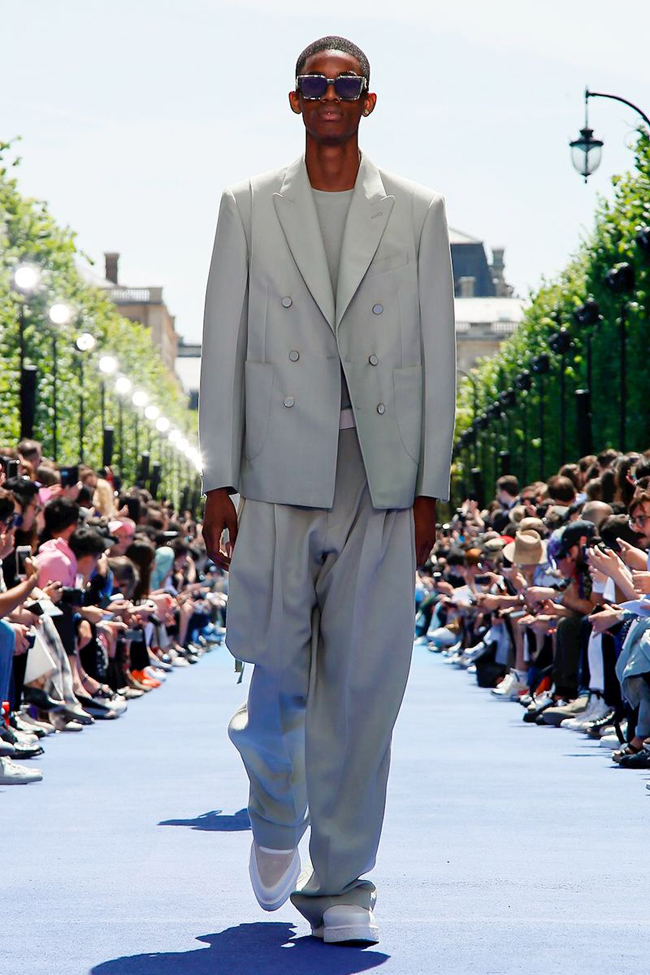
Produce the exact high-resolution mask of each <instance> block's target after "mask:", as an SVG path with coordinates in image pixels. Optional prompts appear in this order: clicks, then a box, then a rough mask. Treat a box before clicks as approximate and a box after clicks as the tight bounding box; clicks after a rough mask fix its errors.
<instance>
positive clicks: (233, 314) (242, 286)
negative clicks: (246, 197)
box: [199, 190, 248, 494]
mask: <svg viewBox="0 0 650 975" xmlns="http://www.w3.org/2000/svg"><path fill="white" fill-rule="evenodd" d="M247 319H248V247H247V243H246V234H245V231H244V226H243V223H242V219H241V215H240V212H239V209H238V207H237V202H236V200H235V197H234V195H233V193H232V192H231V190H225V191H224V193H223V196H222V197H221V206H220V208H219V218H218V220H217V230H216V234H215V239H214V248H213V251H212V260H211V262H210V272H209V275H208V284H207V290H206V296H205V311H204V318H203V342H202V347H201V379H200V385H199V448H200V452H201V463H202V468H203V475H202V490H203V493H204V494H205V493H206V492H207V491H211V490H213V488H227V489H228V490H229V491H230V492H231V493H233V492H235V491H237V490H238V483H239V470H240V464H241V452H242V441H243V434H244V359H245V357H246V338H247Z"/></svg>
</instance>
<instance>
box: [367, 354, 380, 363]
mask: <svg viewBox="0 0 650 975" xmlns="http://www.w3.org/2000/svg"><path fill="white" fill-rule="evenodd" d="M368 362H369V363H370V365H371V366H376V365H377V363H378V362H379V359H378V358H377V356H376V355H375V354H374V352H373V354H372V355H369V356H368Z"/></svg>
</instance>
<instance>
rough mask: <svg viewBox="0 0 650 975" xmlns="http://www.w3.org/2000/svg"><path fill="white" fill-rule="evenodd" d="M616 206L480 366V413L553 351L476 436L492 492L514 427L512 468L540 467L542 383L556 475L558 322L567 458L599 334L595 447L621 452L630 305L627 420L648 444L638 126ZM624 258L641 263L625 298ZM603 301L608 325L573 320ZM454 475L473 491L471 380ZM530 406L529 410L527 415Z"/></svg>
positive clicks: (647, 282)
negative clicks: (563, 344) (621, 285)
mask: <svg viewBox="0 0 650 975" xmlns="http://www.w3.org/2000/svg"><path fill="white" fill-rule="evenodd" d="M612 182H613V185H614V195H613V198H612V200H611V202H608V201H607V200H605V199H602V198H601V199H600V200H599V202H598V207H597V211H596V215H595V225H594V229H593V231H592V232H591V233H590V234H588V235H587V236H585V237H584V238H583V239H582V240H581V241H580V244H579V247H578V249H577V252H576V253H575V254H574V255H573V257H572V258H571V259H570V260H569V262H568V264H567V266H566V267H565V268H564V270H563V271H562V272H561V273H560V274H559V275H558V276H557V278H556V279H554V280H544V281H543V283H542V286H541V287H540V288H539V289H538V290H537V291H536V292H531V294H530V296H529V297H530V304H529V306H528V307H527V309H526V312H525V314H524V319H523V321H522V323H521V325H520V326H519V328H518V329H517V331H516V332H515V333H514V334H513V335H512V336H511V337H510V338H509V339H508V340H506V341H505V342H504V343H503V344H502V345H501V347H500V349H499V352H498V353H497V354H496V355H495V356H493V357H492V358H490V359H484V360H481V361H479V363H478V364H477V365H476V367H475V368H474V370H473V379H474V382H475V384H476V387H477V393H478V397H477V399H478V413H479V414H481V413H483V412H485V411H486V410H488V409H489V408H490V407H492V406H493V405H494V403H495V401H496V399H497V397H498V396H499V394H501V393H503V392H504V391H505V390H507V389H510V388H513V387H514V383H515V378H516V377H517V375H519V374H520V373H521V372H522V370H524V369H529V368H530V361H531V359H532V358H533V357H534V356H535V355H536V354H538V353H541V352H546V353H548V355H549V358H550V362H551V366H550V370H549V372H548V373H547V374H546V375H545V376H544V379H543V381H542V382H540V379H539V378H538V377H535V376H533V382H532V386H531V389H530V391H528V392H527V393H521V392H519V391H517V400H516V405H515V406H514V407H511V408H510V409H508V410H507V411H506V415H507V416H508V417H509V420H503V419H499V418H495V419H492V420H491V421H490V422H489V424H488V427H487V429H485V430H482V431H480V432H479V434H478V442H477V445H476V450H477V453H478V461H479V464H480V466H482V467H483V475H484V481H485V485H486V488H487V490H488V491H489V490H490V489H491V485H492V482H493V479H494V478H495V476H497V475H498V473H499V461H498V453H499V450H501V449H505V447H506V445H507V443H508V438H507V436H506V432H507V425H508V423H509V426H510V438H509V445H510V448H511V463H510V467H511V472H512V473H515V474H517V475H518V476H519V477H520V478H525V479H526V480H528V481H531V480H534V479H536V478H537V477H538V474H539V473H540V448H541V443H540V437H539V425H538V421H539V401H540V387H541V386H543V388H544V466H543V475H544V477H548V476H550V474H552V473H554V472H555V471H556V470H557V469H558V467H559V466H560V463H561V458H560V369H561V365H562V361H563V360H562V358H561V357H560V356H558V355H555V354H553V353H552V352H551V351H550V349H549V339H550V338H551V337H552V336H553V334H554V333H556V332H558V330H559V328H561V327H564V328H566V329H567V331H568V333H569V334H570V337H571V340H572V348H571V350H570V351H569V352H568V353H567V354H566V356H565V357H564V366H565V368H564V376H565V384H566V450H565V456H566V460H567V461H568V460H576V459H577V457H578V454H579V446H578V433H577V424H576V409H575V391H576V389H579V388H581V387H582V388H584V387H586V385H587V362H586V360H587V339H588V335H589V334H591V337H592V363H593V372H592V387H591V404H592V413H593V422H592V430H593V446H594V449H595V450H596V451H599V450H603V449H604V448H606V447H610V446H611V447H616V448H619V447H620V446H621V445H620V443H619V439H620V438H619V378H620V369H619V362H620V359H619V344H620V343H619V334H620V330H619V322H620V315H621V311H622V306H623V303H625V314H626V318H627V379H628V382H627V387H628V391H627V423H626V448H627V449H628V450H631V449H633V450H640V451H641V450H646V449H648V447H650V410H648V403H649V402H650V371H649V370H648V365H647V354H648V324H649V316H650V297H649V288H650V262H649V261H648V255H647V254H646V253H644V252H643V251H642V250H641V248H640V247H639V246H638V244H637V243H636V240H635V238H636V234H637V231H638V230H639V229H641V228H643V227H648V226H650V139H649V138H648V135H647V133H646V132H645V131H644V130H639V137H638V141H637V144H636V147H635V167H634V169H633V170H632V171H631V172H629V173H626V174H625V175H623V176H616V177H614V178H613V180H612ZM622 262H627V263H629V264H631V265H632V266H633V268H634V274H635V285H634V288H633V290H632V291H631V292H629V293H628V294H625V295H615V294H613V293H612V291H611V289H610V288H609V287H608V285H607V283H606V281H605V275H606V274H607V272H608V271H609V270H610V269H611V268H612V267H614V266H616V265H617V264H620V263H622ZM588 297H591V298H594V299H595V301H596V302H597V303H598V306H599V309H600V313H601V315H602V322H601V323H600V324H599V325H598V326H596V327H592V328H590V329H589V328H587V327H583V328H581V327H580V326H578V325H576V323H575V321H574V317H573V313H574V312H575V310H576V309H577V308H578V307H579V306H581V305H582V304H583V303H584V301H585V300H586V299H587V298H588ZM457 408H458V413H457V425H456V460H455V464H454V476H455V481H456V485H457V488H458V487H463V488H465V489H466V488H467V487H468V485H469V483H470V481H469V468H470V466H471V463H472V460H473V453H472V451H473V447H472V446H470V445H467V444H466V445H465V446H462V447H461V445H460V444H459V440H460V438H461V437H462V435H463V434H464V433H465V431H467V430H469V428H470V426H471V424H472V420H473V389H472V384H471V382H470V381H468V380H467V379H463V380H462V381H461V383H460V384H459V393H458V404H457ZM524 411H526V413H525V416H524Z"/></svg>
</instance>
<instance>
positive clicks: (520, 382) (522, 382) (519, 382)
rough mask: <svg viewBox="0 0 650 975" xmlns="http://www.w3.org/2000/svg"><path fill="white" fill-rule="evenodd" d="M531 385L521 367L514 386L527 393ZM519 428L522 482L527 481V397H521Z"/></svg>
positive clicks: (526, 373)
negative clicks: (522, 447)
mask: <svg viewBox="0 0 650 975" xmlns="http://www.w3.org/2000/svg"><path fill="white" fill-rule="evenodd" d="M532 385H533V380H532V377H531V375H530V372H529V370H528V369H522V371H521V372H520V373H519V375H518V376H517V377H516V379H515V387H516V389H518V390H520V392H522V393H527V392H528V390H529V389H530V387H531V386H532ZM521 403H522V411H521V428H522V434H523V437H524V453H523V464H522V479H523V482H524V484H525V483H526V482H527V481H528V397H527V396H522V397H521Z"/></svg>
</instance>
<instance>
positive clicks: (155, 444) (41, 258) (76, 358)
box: [0, 143, 198, 502]
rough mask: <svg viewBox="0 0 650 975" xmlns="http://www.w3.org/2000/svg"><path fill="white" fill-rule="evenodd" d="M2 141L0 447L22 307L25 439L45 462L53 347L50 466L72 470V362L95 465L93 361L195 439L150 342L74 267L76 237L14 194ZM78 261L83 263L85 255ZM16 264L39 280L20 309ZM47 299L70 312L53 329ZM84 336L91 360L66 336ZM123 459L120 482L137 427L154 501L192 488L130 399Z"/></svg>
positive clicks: (16, 375) (9, 422) (13, 402)
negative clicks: (28, 372)
mask: <svg viewBox="0 0 650 975" xmlns="http://www.w3.org/2000/svg"><path fill="white" fill-rule="evenodd" d="M11 155H12V147H11V143H0V362H1V363H2V369H1V370H0V443H1V444H5V445H15V443H16V442H17V441H18V440H19V437H20V411H19V389H20V372H19V370H20V366H19V317H20V313H21V303H22V306H23V314H24V321H25V352H26V358H25V361H26V362H27V363H32V364H33V365H35V366H36V368H37V370H38V384H37V406H36V419H35V427H34V436H35V437H36V438H37V439H38V440H40V441H41V442H42V444H43V450H44V454H45V455H46V456H52V448H53V416H54V406H53V392H54V388H53V387H54V382H53V368H52V367H53V354H54V353H53V335H54V333H55V332H56V339H57V356H56V359H57V363H56V365H57V382H56V395H57V418H58V424H57V425H58V431H57V446H58V455H57V460H58V462H59V463H61V464H73V463H76V462H77V460H78V459H79V394H80V378H81V373H80V357H81V356H82V355H83V356H84V364H83V395H84V403H85V410H84V413H85V418H86V428H85V436H84V447H85V449H84V458H85V461H86V463H88V464H90V465H91V466H94V467H99V466H101V461H102V441H103V431H102V424H101V409H100V404H101V386H102V374H101V372H100V371H99V369H98V366H97V360H98V357H99V356H100V355H114V356H115V358H116V359H117V360H118V362H119V368H120V371H121V372H122V373H123V374H124V375H126V376H128V377H129V378H130V379H131V380H132V382H133V383H134V385H137V387H138V388H140V389H143V390H144V391H145V392H146V393H147V394H148V395H149V397H150V400H151V402H153V403H155V404H156V405H157V406H158V407H159V408H160V410H161V413H163V414H164V415H165V416H166V417H168V419H169V420H170V422H171V424H172V425H173V426H174V427H176V428H178V429H179V430H181V431H182V432H183V434H184V436H186V437H187V439H188V440H189V441H190V443H194V442H195V441H196V414H195V413H194V412H192V411H190V410H189V409H188V405H187V397H186V395H185V393H184V392H183V390H182V388H181V386H180V383H179V382H178V380H177V379H176V378H175V377H174V376H172V375H171V374H170V373H169V371H168V370H167V368H166V367H165V365H164V364H163V361H162V359H161V357H160V355H159V354H158V352H157V350H156V349H155V348H154V346H153V345H152V343H151V338H150V335H149V330H148V329H146V328H145V327H144V326H142V325H140V324H139V323H137V322H132V321H130V320H129V319H127V318H124V317H122V316H121V315H120V314H119V312H118V310H117V308H116V307H115V305H114V304H113V303H112V302H111V301H110V300H109V298H108V297H107V296H106V295H105V294H104V292H103V291H102V290H101V289H100V288H96V287H93V286H92V285H89V284H88V283H87V282H86V281H85V279H84V277H83V276H82V274H81V273H80V271H79V268H78V266H77V263H76V260H75V258H76V256H77V255H78V254H79V251H78V249H77V246H76V243H75V234H74V233H73V232H72V231H71V230H70V229H69V228H62V227H59V226H58V225H57V224H56V222H55V221H54V219H53V218H52V216H51V214H50V213H49V211H48V207H47V204H46V203H45V202H44V201H42V200H37V199H32V198H26V197H24V196H23V195H22V194H21V193H20V191H19V189H18V182H17V179H16V176H15V168H16V166H17V165H18V164H19V162H20V159H19V158H18V157H15V156H14V157H13V158H11V159H10V156H11ZM84 256H85V255H84ZM21 261H32V262H34V263H35V264H37V265H38V266H39V267H40V268H41V270H42V274H43V284H42V287H41V288H40V289H39V291H38V292H37V293H36V294H35V295H33V296H31V297H30V298H29V300H27V301H25V300H24V299H23V298H22V297H21V295H19V294H18V293H17V292H16V291H15V289H13V288H12V271H13V268H14V267H15V266H16V264H18V263H20V262H21ZM54 301H65V302H66V303H68V304H69V305H70V306H71V307H72V308H73V309H74V312H75V320H74V321H73V322H71V323H70V324H68V325H61V326H53V325H52V324H51V323H50V321H49V318H48V315H47V310H48V308H49V306H50V305H51V304H52V302H54ZM80 331H89V332H91V333H92V335H93V336H94V337H95V339H96V341H97V345H96V348H95V349H94V350H93V351H92V352H91V353H80V352H79V351H77V349H76V347H75V337H76V336H77V335H78V334H79V332H80ZM113 387H114V383H113V382H112V381H111V380H110V379H108V378H107V377H106V378H105V406H106V422H107V424H108V425H112V426H113V427H114V428H115V437H116V450H115V451H114V456H115V459H116V460H117V457H118V449H117V447H118V444H117V440H118V415H119V409H118V395H117V394H116V393H115V392H114V388H113ZM122 415H123V431H124V438H123V444H122V447H123V456H124V465H123V469H122V470H121V472H120V473H121V474H122V477H123V479H124V481H125V483H126V484H130V483H133V482H134V481H135V479H136V476H137V467H138V456H137V453H136V436H135V434H136V429H135V428H136V423H137V424H138V432H139V438H138V439H139V443H138V448H139V450H140V452H141V451H143V450H146V449H148V447H149V445H150V441H151V460H152V462H153V461H155V460H160V461H161V463H162V467H161V471H162V493H163V494H165V495H166V496H168V497H173V498H174V500H175V501H176V502H177V501H178V499H179V493H180V490H181V488H182V486H183V485H184V484H185V483H189V484H190V486H191V487H192V488H194V487H196V485H197V483H198V482H197V474H196V470H195V469H194V468H193V466H192V465H191V464H190V463H189V462H188V461H187V460H186V458H185V457H182V458H181V457H180V455H179V453H178V452H177V451H175V450H174V449H173V448H172V447H171V445H170V444H169V442H168V441H167V439H166V438H163V437H161V436H160V434H159V433H158V432H157V431H156V430H155V428H154V429H153V430H152V424H151V423H150V421H148V420H146V419H144V417H142V416H140V417H139V420H137V419H136V410H135V407H133V406H132V404H131V403H130V400H129V399H125V401H124V403H123V406H122Z"/></svg>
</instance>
